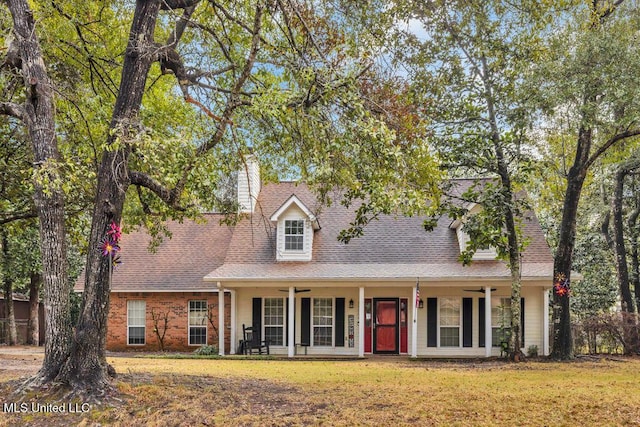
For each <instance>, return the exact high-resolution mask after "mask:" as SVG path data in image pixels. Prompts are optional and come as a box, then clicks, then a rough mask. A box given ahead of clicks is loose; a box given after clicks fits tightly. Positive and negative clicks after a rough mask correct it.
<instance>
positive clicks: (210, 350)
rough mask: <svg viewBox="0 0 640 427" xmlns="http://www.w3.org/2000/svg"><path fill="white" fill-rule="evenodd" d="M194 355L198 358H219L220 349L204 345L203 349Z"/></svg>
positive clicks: (199, 349)
mask: <svg viewBox="0 0 640 427" xmlns="http://www.w3.org/2000/svg"><path fill="white" fill-rule="evenodd" d="M193 353H194V354H197V355H198V356H214V355H215V356H217V355H218V347H217V346H215V345H203V346H202V347H198V348H197V349H196V350H195V351H194V352H193Z"/></svg>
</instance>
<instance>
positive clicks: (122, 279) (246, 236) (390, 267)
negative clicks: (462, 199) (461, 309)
mask: <svg viewBox="0 0 640 427" xmlns="http://www.w3.org/2000/svg"><path fill="white" fill-rule="evenodd" d="M461 183H462V185H467V184H468V182H462V181H461ZM294 194H295V195H296V196H297V197H298V198H299V199H300V200H301V201H302V202H303V203H304V204H305V206H307V207H308V208H309V209H310V210H311V211H312V213H313V214H314V215H316V216H317V218H318V220H319V223H320V226H321V229H320V230H318V231H316V232H315V234H314V240H313V257H312V260H311V261H310V262H286V261H285V262H283V261H281V262H277V261H276V254H275V243H276V242H275V236H276V234H275V224H274V223H272V222H271V221H270V220H269V218H270V217H271V215H272V214H273V213H274V212H275V211H276V210H277V209H278V208H279V207H280V206H282V204H283V203H284V202H285V201H286V200H287V199H289V198H290V197H291V195H294ZM204 218H205V220H206V222H205V223H202V222H194V221H184V222H183V223H178V222H169V223H168V224H167V227H168V229H169V230H170V231H171V233H172V238H171V239H165V241H164V242H163V243H162V244H161V245H160V247H159V248H158V250H157V252H156V253H149V252H148V250H147V245H148V243H149V240H150V238H149V236H148V235H146V234H145V233H144V232H142V231H138V232H134V233H131V234H127V235H124V236H123V238H122V241H121V247H122V252H121V258H122V261H123V264H122V266H120V267H119V269H118V271H116V272H115V273H114V275H113V286H112V288H113V290H114V291H182V290H184V291H187V290H189V291H190V290H207V289H209V290H210V289H212V288H215V282H216V281H223V282H230V281H242V280H248V281H259V280H265V281H279V280H280V281H286V280H319V281H330V280H345V281H349V280H358V279H366V280H369V281H373V280H399V281H404V280H411V281H415V279H416V277H420V279H421V280H426V281H428V280H454V279H460V280H465V281H466V280H481V279H493V280H495V279H500V278H504V279H507V278H508V277H509V271H508V269H507V268H506V266H505V264H504V263H503V262H500V261H476V262H474V263H473V264H472V265H471V266H468V267H463V266H462V265H461V264H460V262H459V261H458V255H459V246H458V242H457V239H456V233H455V231H454V230H452V229H450V228H449V225H450V223H451V219H449V218H441V219H440V221H439V222H438V226H437V227H436V228H435V230H434V231H433V232H431V233H427V232H425V231H424V229H423V228H422V222H423V218H420V217H414V218H406V217H393V216H383V217H381V218H380V219H378V220H376V221H374V222H372V223H371V224H370V225H369V226H367V227H366V228H365V234H364V236H363V237H361V238H357V239H352V240H351V242H350V243H349V244H344V243H341V242H339V241H338V240H337V236H338V233H339V232H340V231H341V230H343V229H345V228H347V227H348V225H349V222H350V221H351V220H352V219H353V210H351V209H347V208H345V207H344V206H342V205H340V204H339V203H334V204H333V205H332V206H330V207H326V206H323V207H321V206H320V205H319V203H318V202H317V200H316V197H315V196H314V195H313V194H312V192H311V191H310V190H309V188H308V187H307V186H306V185H303V184H295V183H291V182H283V183H279V184H268V185H265V186H264V187H263V188H262V190H261V192H260V196H259V198H258V204H257V207H256V212H255V213H254V214H253V215H251V216H247V217H246V218H243V219H242V220H240V222H239V223H238V224H237V225H236V226H235V227H230V226H226V225H220V223H219V222H220V219H221V218H222V216H221V215H216V214H207V215H204ZM524 231H525V233H526V234H527V235H528V236H529V238H530V239H531V243H530V244H529V246H528V248H527V250H526V251H525V253H524V255H523V273H522V275H523V278H525V279H526V278H529V279H534V278H539V279H549V280H551V276H552V271H553V268H552V267H553V259H552V257H551V252H550V250H549V247H548V246H547V243H546V241H545V240H544V235H543V233H542V230H541V228H540V225H539V223H538V221H537V219H536V218H535V217H534V216H532V217H531V218H530V219H528V220H526V221H525V224H524ZM81 287H82V284H80V283H79V284H78V286H77V288H81Z"/></svg>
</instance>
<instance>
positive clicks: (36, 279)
mask: <svg viewBox="0 0 640 427" xmlns="http://www.w3.org/2000/svg"><path fill="white" fill-rule="evenodd" d="M41 282H42V275H41V274H40V273H36V272H33V273H31V278H30V281H29V328H28V331H27V344H29V345H40V295H39V292H40V283H41Z"/></svg>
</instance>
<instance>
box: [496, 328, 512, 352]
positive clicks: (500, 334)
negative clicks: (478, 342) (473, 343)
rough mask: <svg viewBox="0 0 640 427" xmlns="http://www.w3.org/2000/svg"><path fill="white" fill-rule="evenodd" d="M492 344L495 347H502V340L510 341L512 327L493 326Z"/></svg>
mask: <svg viewBox="0 0 640 427" xmlns="http://www.w3.org/2000/svg"><path fill="white" fill-rule="evenodd" d="M491 332H492V334H493V335H492V336H491V345H492V346H493V347H500V344H501V343H502V342H508V341H509V337H511V328H503V329H502V330H501V329H500V328H491Z"/></svg>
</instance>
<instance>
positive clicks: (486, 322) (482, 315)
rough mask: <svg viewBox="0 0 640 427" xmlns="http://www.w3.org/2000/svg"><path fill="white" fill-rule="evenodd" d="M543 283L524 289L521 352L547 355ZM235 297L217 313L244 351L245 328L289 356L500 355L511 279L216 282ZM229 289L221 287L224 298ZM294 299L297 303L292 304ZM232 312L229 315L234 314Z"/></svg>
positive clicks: (229, 350) (233, 348) (223, 350)
mask: <svg viewBox="0 0 640 427" xmlns="http://www.w3.org/2000/svg"><path fill="white" fill-rule="evenodd" d="M544 283H546V282H541V283H526V285H525V286H523V289H522V297H523V303H522V306H521V308H522V309H523V316H522V318H521V322H522V325H523V338H524V339H523V344H522V347H523V351H525V352H526V351H527V348H528V347H529V346H533V345H535V346H537V348H538V349H539V352H540V354H541V355H548V354H549V338H548V329H549V325H548V314H549V312H548V306H549V304H548V302H549V299H548V298H549V293H548V289H547V288H545V287H544V286H543V284H544ZM217 285H218V290H219V291H226V292H228V293H230V295H231V304H230V311H231V313H228V314H227V316H228V317H227V319H230V324H225V320H224V319H225V312H224V311H220V312H219V313H218V316H219V318H218V322H219V325H220V327H221V329H220V330H225V329H229V330H230V332H231V334H230V336H231V342H230V347H229V346H227V347H225V343H224V342H223V340H222V339H221V340H220V342H219V343H218V346H219V353H220V355H225V354H235V353H237V352H238V350H239V345H240V342H241V340H242V339H243V336H242V325H243V324H244V325H246V326H252V327H253V328H254V329H255V330H256V331H258V333H259V335H260V339H262V340H268V341H269V343H270V353H271V354H273V355H276V356H284V357H287V358H294V357H296V358H304V357H305V356H306V357H323V356H324V357H329V356H330V357H357V358H363V357H365V356H369V355H378V354H380V355H385V354H389V355H394V354H395V355H407V356H409V357H411V358H417V357H429V358H431V357H436V358H437V357H443V358H451V357H453V358H458V357H464V358H467V357H481V358H487V357H496V356H499V355H500V350H501V349H500V337H499V335H500V333H503V332H504V326H505V325H504V324H501V323H500V322H501V320H500V319H501V313H502V315H503V316H504V315H505V314H504V312H503V311H502V310H503V307H502V306H503V304H504V303H505V302H507V301H508V299H509V295H510V286H509V284H508V282H506V281H503V282H502V283H500V282H496V281H493V282H491V283H482V282H474V283H468V282H466V283H464V282H462V283H461V282H420V286H419V294H418V292H417V291H418V290H417V288H416V285H415V282H409V281H405V282H387V281H385V282H382V281H381V282H373V281H369V282H368V283H326V282H297V283H295V284H293V283H255V282H245V283H220V282H218V283H217ZM226 292H219V293H218V295H220V296H222V295H224V294H225V293H226ZM291 302H292V303H291ZM229 314H230V316H229Z"/></svg>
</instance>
